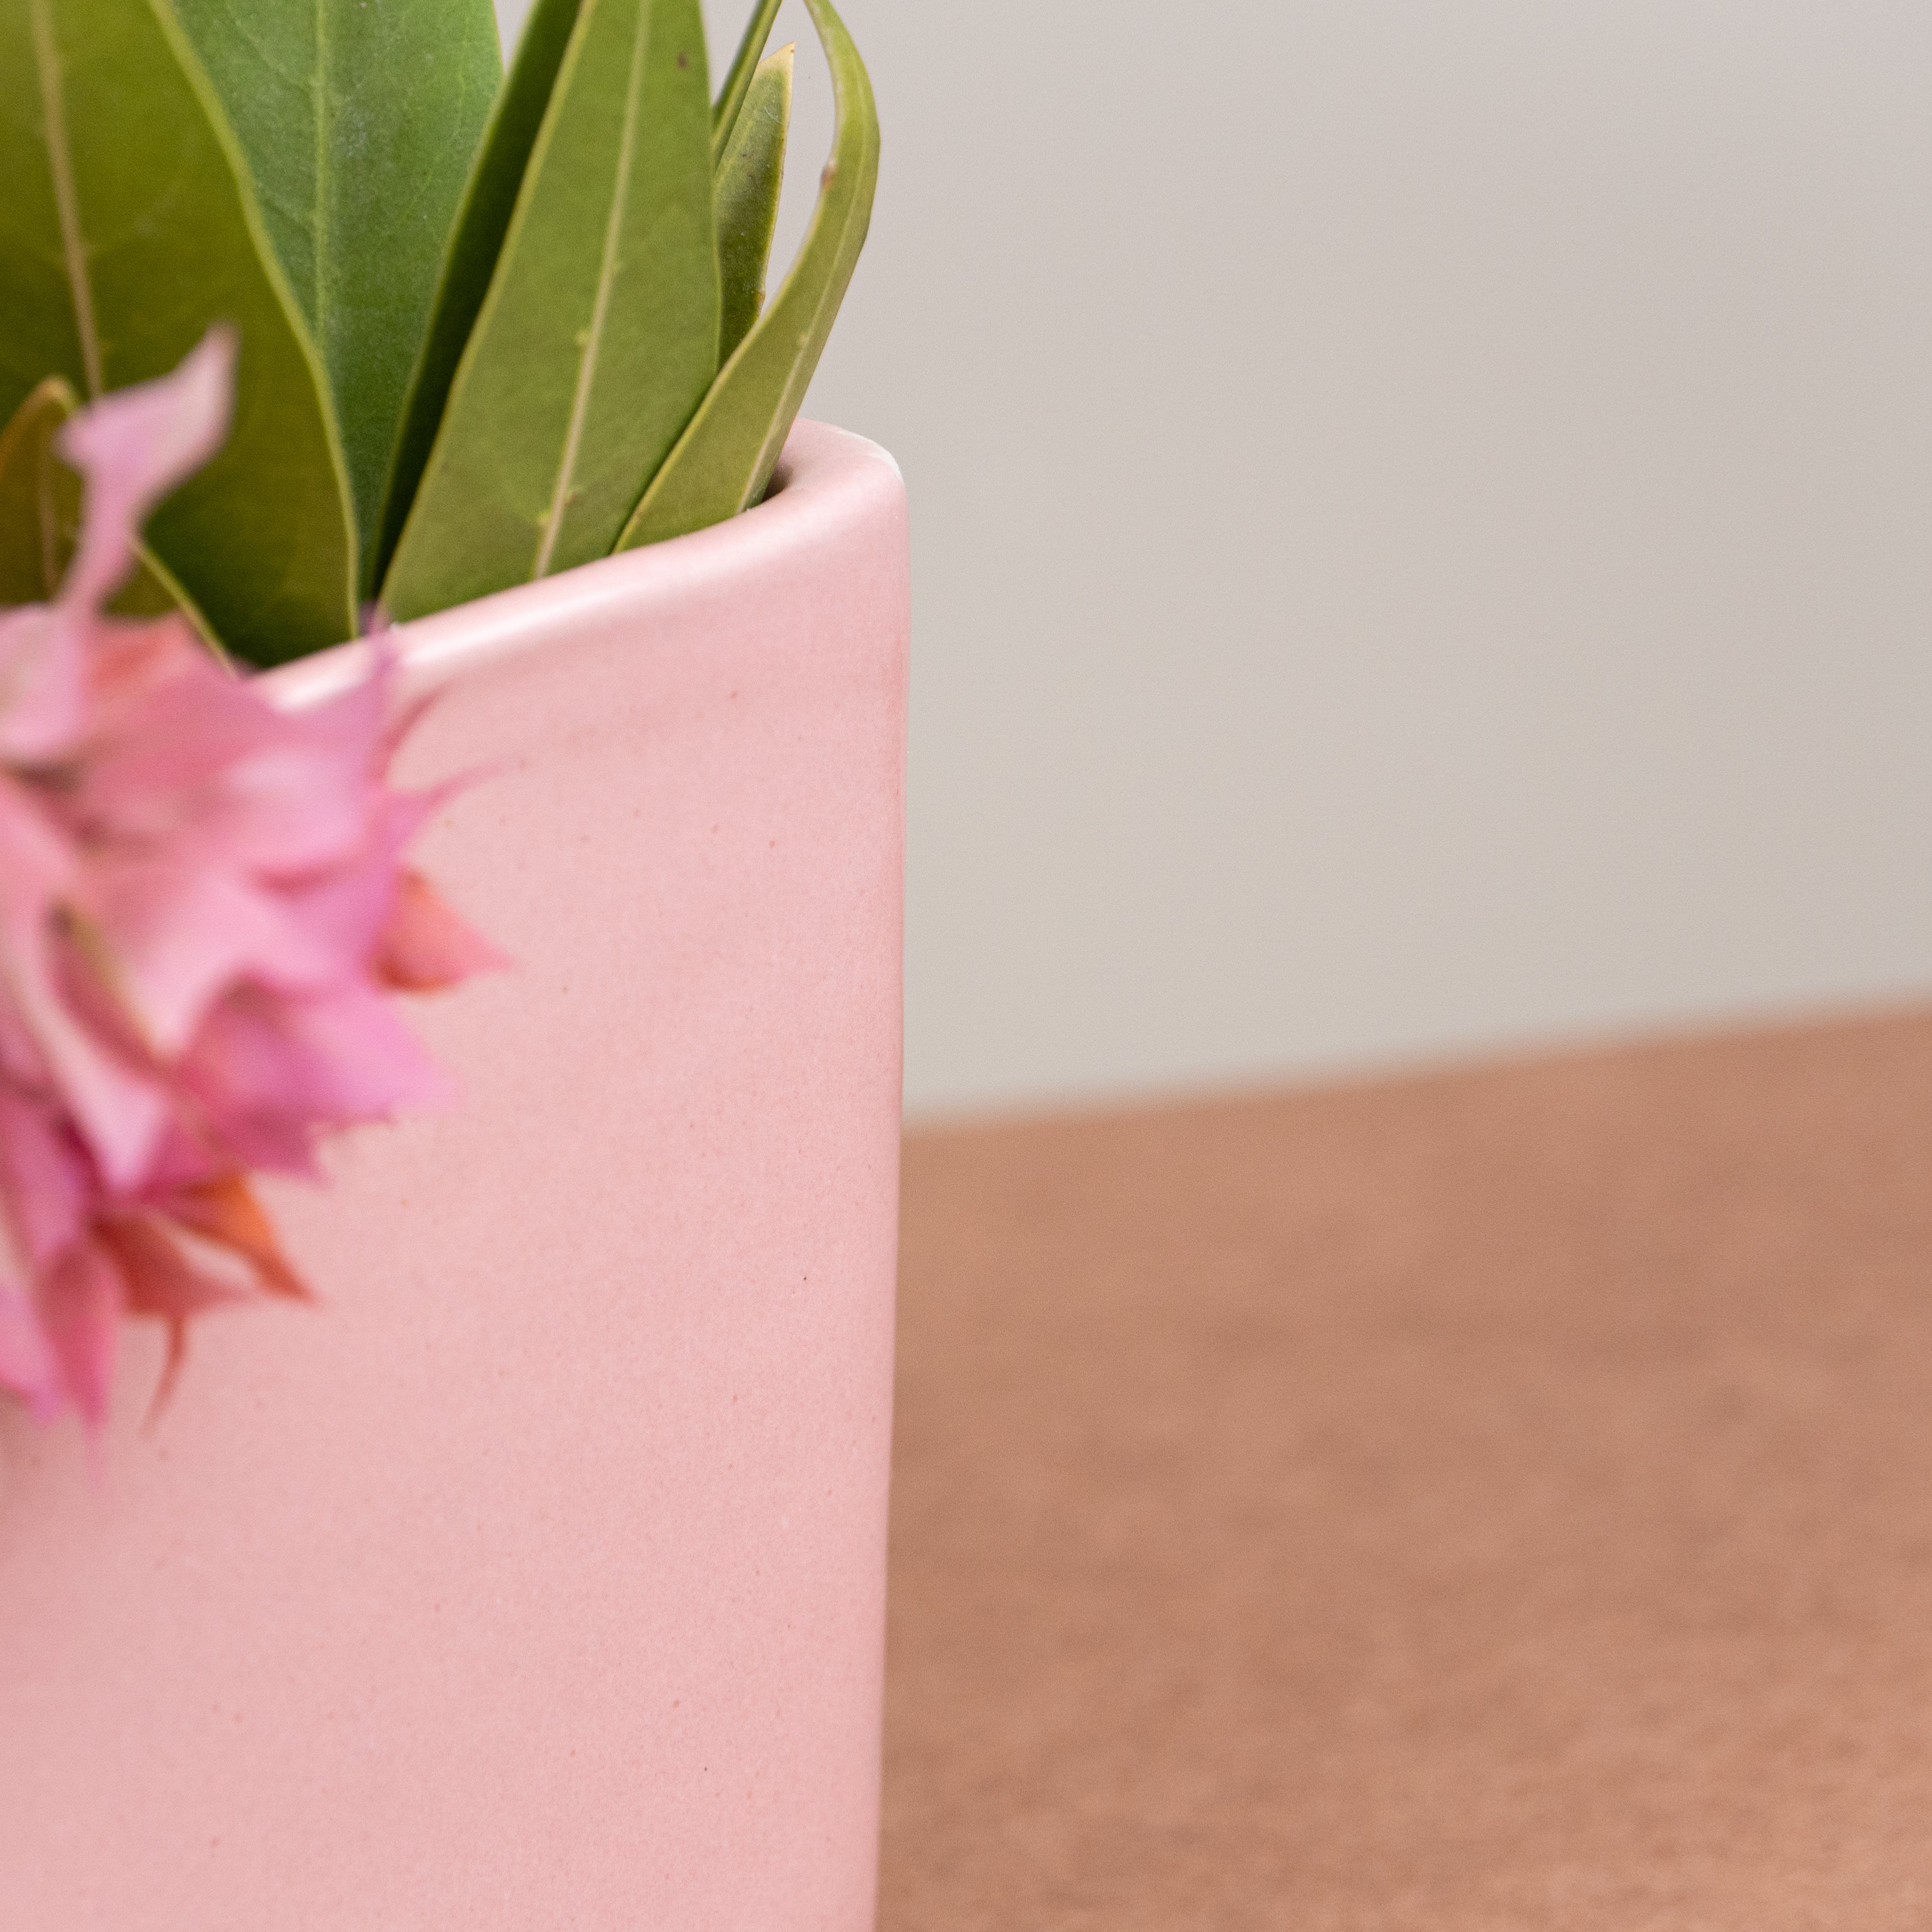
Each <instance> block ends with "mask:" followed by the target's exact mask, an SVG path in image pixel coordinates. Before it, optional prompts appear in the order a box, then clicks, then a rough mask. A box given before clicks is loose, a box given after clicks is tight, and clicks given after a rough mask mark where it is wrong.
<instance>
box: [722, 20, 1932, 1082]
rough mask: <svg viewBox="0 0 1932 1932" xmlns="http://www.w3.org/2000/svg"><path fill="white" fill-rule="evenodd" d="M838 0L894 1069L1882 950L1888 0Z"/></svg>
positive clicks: (1931, 435)
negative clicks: (899, 511) (866, 93)
mask: <svg viewBox="0 0 1932 1932" xmlns="http://www.w3.org/2000/svg"><path fill="white" fill-rule="evenodd" d="M742 4H748V0H742ZM795 11H797V9H796V0H788V4H787V8H786V17H785V19H784V20H783V21H782V22H781V28H780V32H781V37H784V38H792V37H796V38H797V39H798V40H799V42H800V44H801V52H802V54H804V53H805V52H808V50H809V49H810V46H811V40H810V34H809V29H808V27H807V26H806V25H805V23H804V20H803V18H802V13H799V17H798V18H796V19H793V13H794V12H795ZM708 12H709V13H710V14H711V17H712V33H713V46H714V60H715V61H716V62H718V64H719V65H721V63H722V61H723V59H724V57H725V55H727V53H728V50H729V49H730V46H731V45H732V44H733V43H734V42H735V40H736V33H737V29H738V27H739V23H740V20H741V17H742V13H741V10H740V7H739V5H734V6H733V7H730V8H721V7H712V8H709V9H708ZM845 13H846V17H847V21H848V23H849V24H850V26H851V27H852V28H853V32H854V34H855V35H856V37H858V39H859V43H860V45H861V46H862V48H863V49H865V52H866V54H867V55H868V60H869V62H870V65H871V70H872V73H873V77H874V82H875V83H876V85H877V89H878V92H879V95H880V101H881V107H882V111H883V118H884V121H885V148H884V154H885V159H884V176H883V184H882V186H881V189H880V196H879V202H878V208H877V215H876V217H875V220H874V236H873V241H872V243H871V248H870V249H869V251H868V254H867V257H866V259H865V262H864V263H863V264H862V266H861V269H860V271H859V276H858V278H857V280H856V281H855V283H854V284H853V290H852V293H851V295H850V298H849V299H848V301H847V310H846V314H845V317H844V320H843V321H842V323H841V327H840V329H839V332H838V335H837V336H836V337H835V340H834V342H833V345H832V350H831V351H830V352H829V354H828V356H827V357H826V362H825V363H824V365H823V368H822V370H821V372H820V377H819V379H818V381H817V385H816V386H815V388H814V391H813V393H812V397H811V402H810V404H808V409H809V410H810V413H812V414H814V415H818V416H825V417H828V418H830V419H833V420H835V421H838V422H842V423H844V425H847V427H848V428H853V429H857V430H860V431H864V432H865V433H866V434H869V435H871V436H874V437H877V438H878V439H879V440H880V441H882V442H883V443H886V445H888V446H889V447H890V448H891V449H893V450H894V452H895V453H896V454H897V455H898V457H899V458H900V460H901V463H902V464H903V465H904V469H905V471H906V474H907V479H908V481H909V483H910V487H911V491H912V499H913V511H914V519H915V556H916V565H915V568H916V586H917V587H916V629H915V650H916V679H915V691H914V700H913V773H912V790H911V850H910V933H909V938H908V960H907V974H908V994H909V1002H910V1005H909V1016H908V1039H907V1055H908V1058H907V1094H908V1099H909V1102H910V1104H911V1106H913V1109H915V1110H916V1111H925V1112H931V1111H934V1110H952V1109H959V1108H962V1107H968V1108H974V1109H977V1108H980V1107H983V1106H992V1105H1007V1104H1012V1103H1037V1102H1040V1101H1042V1100H1064V1099H1068V1098H1090V1097H1105V1096H1111V1095H1114V1094H1124V1093H1139V1092H1142V1091H1160V1090H1163V1089H1166V1088H1177V1087H1185V1088H1193V1087H1200V1086H1204V1085H1214V1084H1217V1083H1221V1082H1241V1083H1244V1084H1246V1083H1251V1082H1256V1081H1259V1080H1262V1079H1268V1078H1271V1077H1273V1076H1277V1075H1283V1074H1291V1073H1300V1072H1303V1071H1307V1070H1313V1069H1329V1068H1334V1067H1354V1066H1360V1065H1371V1064H1381V1063H1385V1062H1387V1061H1391V1060H1395V1059H1400V1058H1405V1057H1409V1056H1416V1055H1424V1056H1433V1055H1440V1054H1442V1053H1445V1052H1463V1051H1465V1050H1468V1049H1474V1048H1478V1047H1482V1046H1490V1045H1494V1044H1502V1043H1507V1044H1511V1045H1515V1044H1520V1043H1532V1042H1535V1041H1538V1040H1544V1039H1547V1038H1552V1037H1563V1036H1568V1035H1571V1034H1577V1033H1580V1032H1583V1033H1594V1032H1598V1031H1606V1030H1611V1029H1617V1028H1626V1027H1632V1026H1643V1027H1648V1026H1652V1025H1660V1024H1663V1025H1676V1024H1679V1023H1689V1022H1701V1021H1703V1020H1706V1019H1713V1018H1730V1017H1734V1016H1736V1017H1743V1016H1751V1015H1754V1014H1757V1013H1767V1012H1777V1013H1784V1012H1787V1011H1792V1010H1802V1009H1804V1008H1806V1007H1812V1006H1815V1005H1829V1004H1841V1003H1847V1002H1851V1003H1856V1002H1862V1001H1867V1000H1873V999H1882V998H1892V997H1897V996H1900V995H1912V994H1914V993H1923V992H1927V990H1932V768H1929V767H1928V762H1927V746H1928V743H1932V541H1928V538H1932V111H1928V104H1932V9H1927V8H1926V7H1923V6H1922V5H1918V4H1916V0H1885V3H1884V4H1876V0H1349V4H1347V5H1342V6H1337V5H1334V4H1332V0H1192V4H1191V5H1189V6H1187V7H1175V6H1172V5H1157V4H1155V0H1121V4H1115V5H1107V6H1102V5H1097V4H1089V5H1080V6H1075V5H1067V4H1064V0H980V4H977V5H974V7H967V8H959V7H944V8H942V7H936V6H922V5H917V4H914V0H847V5H846V8H845ZM802 68H805V69H808V70H809V71H811V74H812V75H813V78H814V81H815V80H816V78H817V74H816V70H815V69H811V68H810V63H809V62H808V61H802ZM827 118H828V117H827V115H826V111H825V102H824V98H823V89H822V87H814V89H813V90H812V91H811V92H810V93H809V94H808V96H807V98H806V99H805V104H804V108H803V110H802V114H801V119H800V123H799V128H798V130H797V134H796V139H797V140H798V142H799V144H800V145H799V157H800V158H801V160H803V161H804V162H805V165H804V166H802V167H800V168H799V169H798V171H797V172H798V176H799V181H798V186H797V188H796V193H795V194H794V196H793V203H792V205H791V206H790V208H789V209H788V213H787V227H788V229H789V230H790V232H791V233H796V229H797V226H798V224H799V222H800V220H802V206H803V205H804V204H805V202H808V199H809V195H810V192H811V187H812V185H813V181H812V178H813V176H814V175H815V172H816V168H815V162H816V160H817V157H818V155H819V154H820V152H821V151H822V149H823V143H824V139H825V130H826V124H827Z"/></svg>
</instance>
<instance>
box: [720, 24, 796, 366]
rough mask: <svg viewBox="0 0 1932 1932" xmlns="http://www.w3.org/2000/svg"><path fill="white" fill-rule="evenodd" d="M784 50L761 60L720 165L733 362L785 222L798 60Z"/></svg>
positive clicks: (725, 337)
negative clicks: (781, 192) (782, 212)
mask: <svg viewBox="0 0 1932 1932" xmlns="http://www.w3.org/2000/svg"><path fill="white" fill-rule="evenodd" d="M796 51H797V49H796V48H793V47H781V48H779V49H778V52H776V53H775V54H773V55H772V57H771V58H770V59H769V60H767V61H763V62H760V63H759V66H758V71H757V74H756V75H755V76H754V78H753V80H752V82H751V92H749V93H748V95H745V111H744V112H743V113H742V114H740V115H739V117H738V126H737V130H736V133H733V136H731V145H730V147H729V148H727V150H726V151H725V155H724V160H722V161H721V162H720V163H719V164H718V179H717V181H716V184H715V187H714V190H713V196H712V199H713V202H714V205H715V207H716V208H717V211H718V283H719V287H720V293H721V299H722V302H723V308H722V310H721V314H720V316H719V318H718V359H719V360H720V361H721V362H722V361H727V360H729V359H730V355H731V352H732V351H733V350H734V349H736V347H737V346H738V345H739V343H741V342H742V341H744V339H745V335H747V334H748V332H749V331H750V329H751V325H752V323H754V322H756V321H757V319H758V311H759V310H760V309H761V308H763V306H764V303H765V269H766V265H767V264H768V263H769V262H770V260H771V257H772V229H773V228H775V226H777V225H778V189H779V187H780V186H781V184H782V183H783V181H784V157H785V136H786V134H787V132H788V131H789V130H790V127H791V70H792V58H793V55H794V54H795V53H796Z"/></svg>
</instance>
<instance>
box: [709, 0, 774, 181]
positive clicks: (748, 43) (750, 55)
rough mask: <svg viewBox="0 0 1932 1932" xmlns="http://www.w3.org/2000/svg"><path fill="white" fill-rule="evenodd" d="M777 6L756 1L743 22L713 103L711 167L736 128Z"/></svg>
mask: <svg viewBox="0 0 1932 1932" xmlns="http://www.w3.org/2000/svg"><path fill="white" fill-rule="evenodd" d="M778 6H779V0H758V4H757V6H756V7H754V9H753V10H752V13H751V18H750V19H749V20H747V21H746V22H745V31H744V35H743V37H742V39H740V40H739V43H738V51H737V52H736V53H735V54H733V55H732V57H731V71H730V73H729V74H727V75H726V76H725V77H724V86H722V87H721V88H720V89H718V98H717V100H716V101H715V102H714V103H713V104H712V109H711V160H712V166H716V165H717V163H718V162H719V161H721V160H723V158H724V150H725V148H726V147H727V146H728V145H730V139H731V136H732V134H733V131H734V130H736V127H737V125H738V116H739V115H740V114H741V113H742V112H743V111H744V107H745V97H746V96H747V95H748V94H749V93H750V92H751V81H752V79H753V77H754V75H755V74H756V73H757V66H758V62H759V60H760V58H761V57H762V56H763V53H764V51H765V43H766V41H767V40H769V39H770V38H771V37H772V22H773V21H774V20H776V19H777V18H778Z"/></svg>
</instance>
